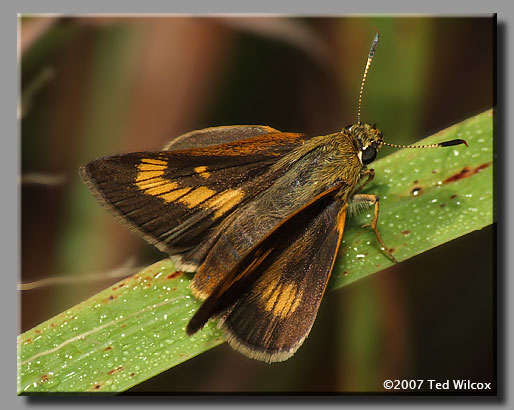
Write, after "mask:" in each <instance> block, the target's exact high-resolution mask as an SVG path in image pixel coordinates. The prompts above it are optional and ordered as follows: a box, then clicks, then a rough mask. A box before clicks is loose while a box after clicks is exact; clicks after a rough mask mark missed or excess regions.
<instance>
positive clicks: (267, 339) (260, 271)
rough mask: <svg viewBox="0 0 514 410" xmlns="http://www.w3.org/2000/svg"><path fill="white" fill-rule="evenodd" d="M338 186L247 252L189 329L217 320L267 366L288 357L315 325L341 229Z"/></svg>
mask: <svg viewBox="0 0 514 410" xmlns="http://www.w3.org/2000/svg"><path fill="white" fill-rule="evenodd" d="M339 189H340V186H335V187H334V188H332V189H330V190H328V191H326V192H325V193H323V194H322V195H320V196H318V197H317V198H315V199H314V200H313V201H311V202H310V203H309V204H307V205H306V206H304V207H302V208H301V209H299V210H298V211H297V212H295V213H294V214H293V215H291V216H290V217H289V218H287V219H286V220H285V221H284V222H282V223H281V224H280V225H279V226H278V227H277V228H276V229H274V230H273V231H272V232H271V233H270V234H269V235H268V236H267V237H266V238H264V239H263V240H262V241H260V242H259V243H258V244H257V245H256V246H255V247H253V248H252V250H250V252H248V253H247V254H246V255H245V256H244V257H243V258H242V259H241V260H240V262H239V263H238V264H237V265H236V267H235V268H234V269H233V270H232V271H231V272H229V273H228V274H227V276H226V278H225V280H224V281H223V282H222V283H221V284H220V285H219V286H218V287H217V288H216V289H215V290H214V291H213V293H212V294H211V295H210V296H209V297H208V298H207V299H206V301H205V302H204V304H203V305H202V306H201V307H200V309H199V310H198V311H197V313H196V314H195V316H193V318H192V319H191V321H190V323H189V324H188V326H187V329H186V330H187V332H188V333H189V334H192V333H194V332H196V331H197V330H198V329H200V328H201V327H202V326H203V325H204V324H205V322H206V321H207V320H208V319H209V318H212V317H220V318H221V320H220V323H221V327H222V328H223V330H224V331H225V334H226V336H227V340H228V342H229V344H230V345H231V346H232V347H233V348H235V349H236V350H238V351H240V352H242V353H243V354H245V355H247V356H249V357H252V358H255V359H258V360H264V361H267V362H275V361H282V360H286V359H287V358H289V357H291V356H292V355H293V354H294V353H295V352H296V350H297V349H298V348H299V347H300V345H301V344H302V343H303V341H304V340H305V338H306V337H307V335H308V334H309V331H310V329H311V327H312V325H313V323H314V320H315V318H316V314H317V311H318V308H319V304H320V302H321V299H322V297H323V294H324V292H325V288H326V285H327V283H328V279H329V277H330V273H331V271H332V267H333V264H334V260H335V257H336V254H337V250H338V248H339V244H340V241H341V238H342V234H343V231H344V223H345V217H346V205H344V204H343V203H342V202H341V201H340V200H338V199H337V198H336V196H335V195H336V193H337V192H338V191H339Z"/></svg>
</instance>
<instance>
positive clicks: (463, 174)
mask: <svg viewBox="0 0 514 410" xmlns="http://www.w3.org/2000/svg"><path fill="white" fill-rule="evenodd" d="M490 165H491V162H484V163H483V164H480V165H478V166H476V167H475V168H470V167H464V168H462V169H461V170H460V171H459V172H457V173H456V174H454V175H452V176H451V177H448V178H446V179H445V180H444V181H443V183H444V184H447V183H449V182H455V181H459V180H461V179H464V178H468V177H470V176H472V175H474V174H476V173H478V172H481V171H482V170H483V169H484V168H487V167H488V166H490Z"/></svg>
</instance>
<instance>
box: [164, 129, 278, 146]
mask: <svg viewBox="0 0 514 410" xmlns="http://www.w3.org/2000/svg"><path fill="white" fill-rule="evenodd" d="M279 133H280V131H278V130H276V129H274V128H271V127H268V126H266V125H228V126H223V127H210V128H204V129H202V130H196V131H191V132H188V133H187V134H183V135H180V136H178V137H176V138H174V139H172V140H171V141H170V142H168V144H166V146H165V147H164V148H163V151H177V150H184V149H193V148H200V147H208V146H212V145H220V144H228V143H231V142H236V141H241V140H245V139H248V138H254V137H258V136H261V135H265V134H279Z"/></svg>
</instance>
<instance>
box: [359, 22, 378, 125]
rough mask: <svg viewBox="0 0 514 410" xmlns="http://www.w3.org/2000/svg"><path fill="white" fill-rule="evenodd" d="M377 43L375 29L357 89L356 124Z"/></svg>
mask: <svg viewBox="0 0 514 410" xmlns="http://www.w3.org/2000/svg"><path fill="white" fill-rule="evenodd" d="M377 44H378V30H376V34H375V38H374V39H373V43H371V48H370V50H369V54H368V61H366V68H365V69H364V75H363V76H362V82H361V89H360V91H359V104H358V109H357V124H360V123H361V106H362V93H363V91H364V84H365V83H366V77H367V75H368V70H369V67H370V65H371V61H372V60H373V56H374V55H375V50H376V48H377Z"/></svg>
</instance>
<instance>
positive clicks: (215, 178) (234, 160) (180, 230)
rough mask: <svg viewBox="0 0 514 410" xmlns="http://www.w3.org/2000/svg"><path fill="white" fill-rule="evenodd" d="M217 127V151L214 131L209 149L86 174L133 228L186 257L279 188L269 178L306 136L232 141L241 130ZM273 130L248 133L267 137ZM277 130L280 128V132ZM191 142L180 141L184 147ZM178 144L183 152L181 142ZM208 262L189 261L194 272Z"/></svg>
mask: <svg viewBox="0 0 514 410" xmlns="http://www.w3.org/2000/svg"><path fill="white" fill-rule="evenodd" d="M240 128H246V127H219V128H216V129H215V130H216V132H215V133H214V134H215V137H216V139H215V140H216V141H217V142H219V141H223V138H222V134H223V133H224V132H226V133H227V138H226V140H227V141H231V142H228V143H225V144H221V145H211V146H209V145H208V144H209V141H211V142H212V140H211V139H209V138H208V137H209V133H208V132H202V130H200V131H197V133H200V134H201V136H202V137H203V139H204V142H205V144H204V145H208V146H201V147H200V146H198V145H199V144H200V143H199V140H200V139H201V138H200V137H198V136H196V137H195V135H193V137H194V138H193V142H192V143H191V144H190V146H192V147H193V148H191V149H181V150H176V151H161V152H139V153H132V154H125V155H114V156H110V157H105V158H100V159H97V160H94V161H91V162H89V163H88V164H86V165H84V166H83V167H82V168H81V170H80V172H81V175H82V178H83V179H84V180H85V182H86V184H87V186H88V187H89V189H90V190H91V191H92V192H93V194H94V195H95V196H96V197H97V199H98V200H99V201H100V203H101V204H102V205H103V206H105V207H106V208H108V209H109V210H110V211H112V212H113V213H114V215H115V216H116V217H117V218H118V219H119V220H120V221H121V222H122V223H123V224H125V225H126V226H128V227H129V228H130V229H131V230H133V231H136V232H138V233H139V234H140V235H142V236H143V237H144V238H145V239H146V240H147V241H148V242H150V243H152V244H154V245H155V246H157V247H158V248H159V249H160V250H161V251H163V252H167V253H169V254H170V255H175V254H180V253H183V252H186V251H188V250H190V249H192V248H194V247H195V246H196V245H198V244H199V243H201V242H203V241H204V240H207V238H208V236H209V234H210V232H211V230H212V228H214V227H215V226H217V225H218V224H219V223H220V222H221V221H222V220H223V219H224V218H225V217H226V216H228V215H229V214H230V213H231V212H232V211H233V209H234V208H235V207H236V206H238V205H240V204H241V203H244V202H245V201H246V200H247V199H248V198H251V197H252V196H254V195H255V194H256V193H257V192H259V190H262V189H265V188H266V186H267V185H269V184H270V183H271V178H270V177H268V178H265V179H264V180H262V181H261V179H262V177H263V176H264V175H265V174H266V173H267V172H268V170H269V167H270V165H271V164H273V163H275V162H276V161H277V159H279V158H281V157H282V156H283V155H285V154H287V153H288V152H289V151H290V150H292V149H293V148H295V147H296V146H298V145H299V144H301V143H302V141H303V140H304V136H303V135H301V134H291V133H280V132H278V133H271V130H273V129H271V128H269V131H270V133H268V134H264V135H258V136H257V137H255V136H254V137H253V138H248V139H245V140H241V141H232V140H233V139H235V134H236V133H237V131H238V129H240ZM264 131H266V127H262V128H253V129H252V130H250V131H248V132H246V133H243V135H244V136H247V135H253V134H252V133H258V132H264ZM273 131H274V130H273ZM186 141H187V139H183V140H182V142H181V143H180V144H181V145H180V146H181V147H182V148H183V147H184V146H185V145H187V144H186ZM176 146H179V145H178V144H177V145H176ZM199 262H201V261H193V262H191V263H189V262H188V261H183V266H182V268H183V269H184V270H194V269H195V268H196V267H197V265H198V263H199Z"/></svg>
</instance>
